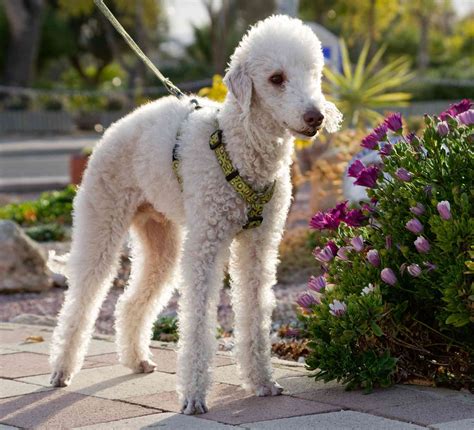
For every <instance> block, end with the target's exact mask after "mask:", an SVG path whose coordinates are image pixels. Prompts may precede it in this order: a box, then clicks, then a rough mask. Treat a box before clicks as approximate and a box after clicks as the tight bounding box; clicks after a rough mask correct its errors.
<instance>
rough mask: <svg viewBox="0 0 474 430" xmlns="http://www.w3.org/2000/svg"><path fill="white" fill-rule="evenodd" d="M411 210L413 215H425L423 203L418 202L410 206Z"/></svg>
mask: <svg viewBox="0 0 474 430" xmlns="http://www.w3.org/2000/svg"><path fill="white" fill-rule="evenodd" d="M410 212H411V213H412V214H413V215H417V216H420V215H423V214H424V213H425V207H424V206H423V205H422V204H421V203H417V204H416V205H415V206H412V207H411V208H410Z"/></svg>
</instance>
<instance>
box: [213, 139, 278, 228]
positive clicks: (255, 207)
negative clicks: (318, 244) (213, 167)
mask: <svg viewBox="0 0 474 430" xmlns="http://www.w3.org/2000/svg"><path fill="white" fill-rule="evenodd" d="M209 147H210V148H211V150H213V151H214V153H215V154H216V158H217V161H218V162H219V165H220V166H221V169H222V172H223V173H224V176H225V178H226V180H227V182H228V183H229V184H230V185H231V186H232V188H233V189H234V190H235V192H236V193H237V194H238V195H239V196H240V198H241V199H242V200H243V201H244V202H245V203H247V205H248V206H249V208H248V210H247V223H246V224H245V225H244V226H243V228H244V229H250V228H254V227H258V226H260V224H262V221H263V216H262V214H263V209H264V207H265V204H267V203H268V202H269V201H270V200H271V198H272V196H273V192H274V190H275V181H274V182H273V183H272V184H271V185H269V186H267V187H265V189H264V190H263V191H261V192H257V191H254V189H253V188H252V187H251V186H250V185H249V184H248V183H247V182H246V181H245V180H244V178H242V176H240V173H239V171H238V170H237V169H235V168H234V166H233V164H232V160H231V159H230V156H229V154H228V153H227V151H226V149H225V145H224V142H223V140H222V130H216V131H215V132H214V133H212V134H211V137H210V139H209Z"/></svg>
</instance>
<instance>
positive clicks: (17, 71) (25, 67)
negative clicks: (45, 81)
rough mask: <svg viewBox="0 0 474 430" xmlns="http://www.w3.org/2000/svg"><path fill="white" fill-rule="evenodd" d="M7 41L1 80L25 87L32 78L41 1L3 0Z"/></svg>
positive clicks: (42, 6)
mask: <svg viewBox="0 0 474 430" xmlns="http://www.w3.org/2000/svg"><path fill="white" fill-rule="evenodd" d="M3 4H4V7H5V12H6V16H7V20H8V25H9V40H8V48H7V56H6V62H5V71H4V78H3V81H4V83H5V84H6V85H18V86H28V85H31V82H32V80H33V77H34V72H35V65H36V59H37V57H38V49H39V42H40V31H41V22H42V15H43V14H42V12H43V10H44V6H45V3H44V0H3Z"/></svg>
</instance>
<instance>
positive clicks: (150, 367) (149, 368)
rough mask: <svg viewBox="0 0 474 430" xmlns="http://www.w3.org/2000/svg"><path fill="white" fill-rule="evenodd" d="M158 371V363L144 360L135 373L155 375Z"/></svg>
mask: <svg viewBox="0 0 474 430" xmlns="http://www.w3.org/2000/svg"><path fill="white" fill-rule="evenodd" d="M155 369H156V363H153V361H151V360H142V361H140V364H139V365H138V367H137V368H136V369H135V373H153V372H154V371H155Z"/></svg>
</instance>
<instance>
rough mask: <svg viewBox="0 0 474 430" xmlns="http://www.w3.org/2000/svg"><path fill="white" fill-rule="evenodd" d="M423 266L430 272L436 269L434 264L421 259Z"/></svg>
mask: <svg viewBox="0 0 474 430" xmlns="http://www.w3.org/2000/svg"><path fill="white" fill-rule="evenodd" d="M423 266H425V267H426V269H427V270H428V272H431V271H432V270H436V265H435V264H433V263H430V262H429V261H423Z"/></svg>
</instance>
